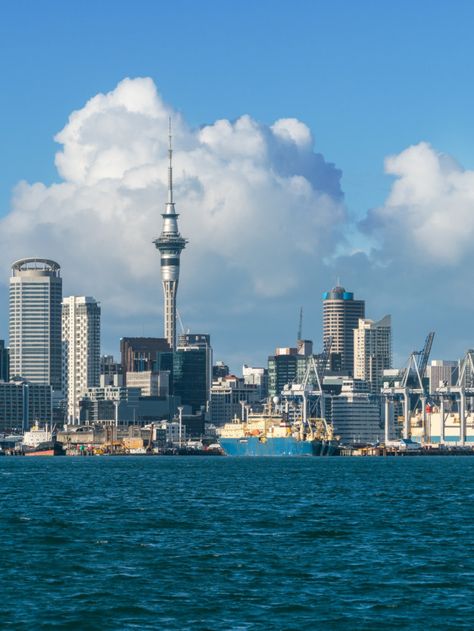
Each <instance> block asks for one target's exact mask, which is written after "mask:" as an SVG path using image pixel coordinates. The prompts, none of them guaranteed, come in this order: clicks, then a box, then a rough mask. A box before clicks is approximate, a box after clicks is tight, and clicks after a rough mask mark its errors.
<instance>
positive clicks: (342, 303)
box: [323, 286, 365, 376]
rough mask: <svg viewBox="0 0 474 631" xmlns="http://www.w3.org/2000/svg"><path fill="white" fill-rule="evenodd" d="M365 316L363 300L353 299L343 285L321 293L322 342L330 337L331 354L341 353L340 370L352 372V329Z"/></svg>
mask: <svg viewBox="0 0 474 631" xmlns="http://www.w3.org/2000/svg"><path fill="white" fill-rule="evenodd" d="M359 318H365V301H364V300H354V294H353V293H352V292H350V291H346V290H345V289H344V287H339V286H337V287H334V288H333V289H331V291H326V292H325V293H324V294H323V342H324V343H326V341H327V339H328V338H329V337H332V345H331V354H332V353H340V354H341V370H342V371H343V373H344V374H346V375H350V376H352V375H353V374H354V329H357V327H358V326H359Z"/></svg>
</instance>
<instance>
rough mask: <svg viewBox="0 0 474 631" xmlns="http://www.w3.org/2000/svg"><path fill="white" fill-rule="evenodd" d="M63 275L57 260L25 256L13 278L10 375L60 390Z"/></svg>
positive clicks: (15, 270)
mask: <svg viewBox="0 0 474 631" xmlns="http://www.w3.org/2000/svg"><path fill="white" fill-rule="evenodd" d="M61 300H62V278H61V275H60V266H59V265H58V263H56V262H55V261H51V260H49V259H42V258H25V259H20V260H19V261H16V262H15V263H13V265H12V275H11V278H10V319H9V324H10V376H11V377H15V376H18V377H23V378H25V379H27V380H28V381H31V382H33V383H43V384H49V385H51V386H52V387H53V389H54V390H60V389H61V385H62V384H61Z"/></svg>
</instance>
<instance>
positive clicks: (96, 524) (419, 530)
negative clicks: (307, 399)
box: [0, 457, 474, 630]
mask: <svg viewBox="0 0 474 631" xmlns="http://www.w3.org/2000/svg"><path fill="white" fill-rule="evenodd" d="M473 529H474V458H466V457H426V458H415V457H413V458H294V459H292V458H287V459H285V458H275V459H271V458H261V459H260V458H248V459H238V458H236V459H233V458H218V457H214V458H210V457H209V458H205V457H141V458H140V457H122V458H120V457H115V458H113V457H102V458H100V457H84V458H69V457H68V458H8V457H5V458H1V459H0V541H1V548H0V566H1V572H0V628H2V629H4V628H5V629H100V630H106V629H182V630H185V629H193V630H196V629H212V630H214V629H235V630H267V629H269V630H271V629H295V630H296V629H298V630H299V629H349V630H351V629H422V628H424V629H443V630H444V629H472V628H474V545H473V540H474V536H473Z"/></svg>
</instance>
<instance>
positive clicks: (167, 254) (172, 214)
mask: <svg viewBox="0 0 474 631" xmlns="http://www.w3.org/2000/svg"><path fill="white" fill-rule="evenodd" d="M168 158H169V165H168V201H167V202H166V204H165V211H164V213H162V215H161V216H162V217H163V229H162V231H161V234H160V236H159V237H158V238H157V239H155V240H154V241H153V243H154V244H155V246H156V248H157V249H158V250H159V252H160V258H161V282H162V285H163V296H164V310H163V313H164V336H165V338H166V339H167V341H168V344H169V345H170V348H171V349H172V350H175V349H176V295H177V293H178V281H179V259H180V255H181V250H184V248H185V247H186V243H187V242H188V241H187V240H186V239H184V238H183V237H182V236H181V234H180V233H179V230H178V217H179V215H178V213H177V212H176V210H175V204H174V200H173V164H172V160H173V149H172V146H171V120H170V129H169V149H168Z"/></svg>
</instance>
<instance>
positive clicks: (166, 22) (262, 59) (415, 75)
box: [0, 0, 474, 213]
mask: <svg viewBox="0 0 474 631" xmlns="http://www.w3.org/2000/svg"><path fill="white" fill-rule="evenodd" d="M473 19H474V5H473V4H472V2H463V1H462V0H456V1H455V2H445V1H444V2H440V1H436V0H431V1H427V0H420V1H418V2H407V1H403V0H402V1H398V2H396V3H395V2H377V1H373V2H368V1H365V2H364V1H361V2H350V1H348V0H346V1H342V2H341V1H339V2H338V1H331V2H318V1H317V0H311V1H301V0H300V1H298V0H296V1H292V2H282V1H277V2H275V1H272V2H268V1H265V0H260V1H259V2H246V1H244V0H240V1H239V2H217V1H211V2H210V1H207V2H206V1H200V2H192V1H190V0H188V1H180V0H174V1H173V2H153V1H151V2H146V1H145V2H144V1H140V0H138V1H137V2H133V3H131V2H123V1H120V0H118V1H108V2H104V1H100V0H99V1H97V2H90V1H89V2H83V3H79V2H60V1H59V0H58V1H47V0H43V1H42V2H33V1H27V2H25V1H21V0H20V1H17V2H7V1H5V2H3V3H2V9H1V19H0V51H1V55H0V69H1V76H2V82H3V89H2V90H1V94H0V115H1V117H2V120H3V122H4V125H3V126H2V127H3V131H2V147H3V151H2V152H1V154H0V168H1V172H2V174H3V177H2V182H1V190H0V194H1V196H0V201H1V206H0V208H1V211H2V213H5V211H6V210H7V208H8V200H9V197H10V191H11V188H12V187H13V186H14V184H16V182H17V181H18V180H20V179H23V178H24V179H27V180H28V181H35V180H42V181H53V180H54V179H55V178H57V175H56V172H55V169H54V164H53V154H54V151H55V149H56V146H55V143H54V142H53V136H54V134H55V133H56V132H57V131H58V130H59V129H60V128H61V127H62V126H63V124H64V123H65V121H66V120H67V117H68V115H69V114H70V112H71V111H73V110H74V109H77V108H79V107H80V106H82V104H83V103H84V102H85V101H86V100H87V99H88V98H90V97H91V96H92V95H94V94H96V93H97V92H102V91H108V90H110V89H112V88H113V87H114V86H115V84H116V83H117V82H118V81H120V80H121V79H122V78H124V77H126V76H131V77H134V76H150V77H152V78H154V79H155V81H156V82H157V85H158V86H159V89H160V92H161V93H162V94H163V95H164V97H165V98H166V99H167V100H168V101H170V102H172V103H173V104H174V106H175V107H176V108H177V109H178V110H180V111H182V112H183V113H185V115H186V117H187V120H188V121H189V122H190V123H191V124H194V125H201V124H203V123H205V122H208V121H213V120H215V119H217V118H221V117H224V118H230V119H233V118H236V117H237V116H240V115H241V114H243V113H249V114H251V115H252V116H253V117H254V118H256V119H257V120H260V121H262V122H271V121H273V120H275V119H276V118H279V117H281V116H295V117H297V118H299V119H301V120H303V121H304V122H306V123H307V124H308V125H309V126H310V127H311V128H312V129H314V130H315V136H316V147H317V149H318V150H319V151H321V152H322V153H323V154H324V155H325V156H326V158H327V159H328V160H330V161H334V162H335V163H336V164H337V165H338V166H339V167H340V168H341V169H342V170H343V173H344V175H343V188H344V191H345V193H346V198H347V203H348V205H349V207H350V208H351V210H352V211H353V212H355V213H363V212H364V211H365V210H366V208H367V207H370V206H374V205H376V204H378V203H380V202H381V200H382V198H383V196H384V195H385V193H386V191H387V189H388V186H389V183H388V182H387V178H385V177H384V175H383V159H384V157H385V156H386V155H388V154H391V153H397V152H398V151H400V150H401V149H403V148H404V147H406V146H408V145H409V144H413V143H416V142H418V141H419V140H429V141H430V142H431V143H432V144H433V145H435V146H436V147H438V148H440V149H441V150H443V151H445V152H447V153H451V154H453V155H455V156H456V157H457V158H458V160H460V161H461V162H462V163H463V164H464V166H466V167H470V166H474V158H473V155H472V153H473V152H472V147H473V146H474V127H473V125H472V122H471V117H472V109H473V106H474V92H473V90H474V89H473V84H472V80H471V79H472V75H471V71H472V59H473V57H472V53H473V49H472V23H473Z"/></svg>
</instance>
